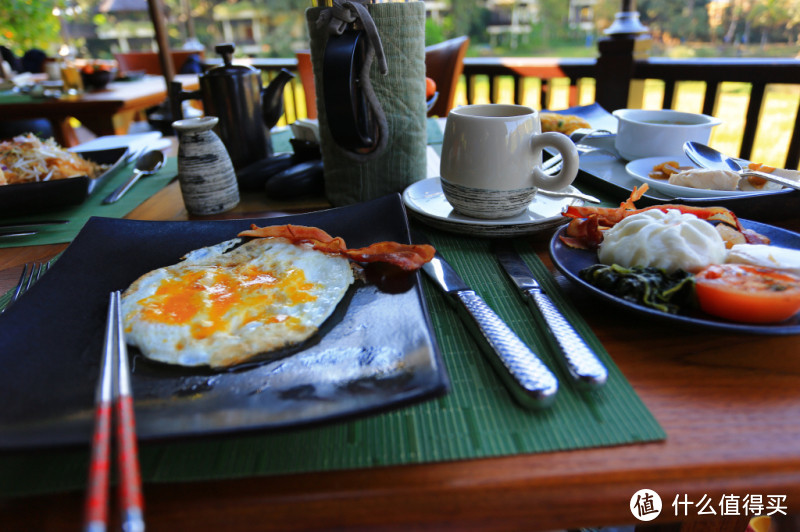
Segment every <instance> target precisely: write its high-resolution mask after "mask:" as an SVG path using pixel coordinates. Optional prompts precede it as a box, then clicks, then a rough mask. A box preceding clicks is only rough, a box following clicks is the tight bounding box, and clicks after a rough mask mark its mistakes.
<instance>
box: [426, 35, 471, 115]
mask: <svg viewBox="0 0 800 532" xmlns="http://www.w3.org/2000/svg"><path fill="white" fill-rule="evenodd" d="M468 46H469V37H457V38H455V39H450V40H448V41H444V42H441V43H439V44H434V45H431V46H428V47H427V48H425V75H426V76H428V77H429V78H431V79H433V81H435V82H436V90H437V91H438V92H439V99H438V100H436V103H435V104H434V105H433V108H431V110H430V111H429V112H428V116H439V117H445V116H447V113H449V112H450V109H452V108H453V105H454V102H455V98H456V88H457V87H458V79H459V78H460V77H461V73H462V71H463V70H464V56H465V55H466V53H467V47H468Z"/></svg>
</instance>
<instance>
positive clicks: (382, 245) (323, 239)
mask: <svg viewBox="0 0 800 532" xmlns="http://www.w3.org/2000/svg"><path fill="white" fill-rule="evenodd" d="M238 236H240V237H253V238H270V237H277V238H285V239H287V240H290V241H292V242H294V243H295V244H309V245H311V246H312V247H313V249H316V250H318V251H322V252H324V253H332V254H339V255H343V256H345V257H347V258H349V259H351V260H354V261H356V262H387V263H389V264H393V265H395V266H397V267H399V268H401V269H403V270H406V271H414V270H418V269H419V268H421V267H422V265H423V264H425V263H426V262H428V261H430V260H431V259H432V258H433V255H434V253H436V250H435V249H434V248H433V246H429V245H427V244H421V245H409V244H401V243H399V242H376V243H374V244H371V245H369V246H367V247H364V248H357V249H348V248H347V245H346V244H345V242H344V240H343V239H342V238H341V237H332V236H331V235H329V234H328V233H326V232H325V231H323V230H322V229H319V228H317V227H307V226H304V225H271V226H267V227H258V226H257V225H252V226H251V228H250V229H249V230H247V231H242V232H241V233H239V235H238Z"/></svg>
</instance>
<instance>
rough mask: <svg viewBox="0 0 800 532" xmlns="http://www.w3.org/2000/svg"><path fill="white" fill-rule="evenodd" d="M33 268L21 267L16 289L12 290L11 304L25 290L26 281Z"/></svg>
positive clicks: (29, 266)
mask: <svg viewBox="0 0 800 532" xmlns="http://www.w3.org/2000/svg"><path fill="white" fill-rule="evenodd" d="M32 268H33V264H30V263H28V264H25V265H24V266H23V267H22V273H21V274H20V276H19V282H17V286H16V288H14V294H13V295H12V296H11V302H10V303H13V302H14V301H16V300H17V299H19V296H21V295H22V294H23V293H24V292H25V290H27V288H28V286H27V285H28V279H29V278H30V270H31V269H32Z"/></svg>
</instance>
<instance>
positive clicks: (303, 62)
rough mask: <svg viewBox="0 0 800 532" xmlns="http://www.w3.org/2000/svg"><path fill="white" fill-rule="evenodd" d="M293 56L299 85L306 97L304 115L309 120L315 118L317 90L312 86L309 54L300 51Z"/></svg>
mask: <svg viewBox="0 0 800 532" xmlns="http://www.w3.org/2000/svg"><path fill="white" fill-rule="evenodd" d="M294 55H295V57H296V58H297V73H298V74H299V75H300V83H302V84H303V94H305V97H306V115H307V116H308V118H311V119H314V118H317V89H316V87H315V86H314V70H313V68H312V66H311V52H309V51H308V50H300V51H298V52H295V54H294Z"/></svg>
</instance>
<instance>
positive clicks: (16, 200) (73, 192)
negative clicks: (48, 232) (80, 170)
mask: <svg viewBox="0 0 800 532" xmlns="http://www.w3.org/2000/svg"><path fill="white" fill-rule="evenodd" d="M70 151H74V152H75V153H77V154H79V155H81V156H82V157H84V158H85V159H88V160H90V161H94V162H96V163H100V164H107V165H110V166H109V168H108V169H107V170H106V171H105V172H103V173H102V174H100V175H99V176H97V177H96V178H95V179H89V178H88V177H86V176H79V177H70V178H69V179H57V180H55V181H42V182H39V183H19V184H15V185H3V186H0V218H2V217H3V215H6V216H12V215H13V216H16V215H21V214H36V213H41V212H46V211H50V210H54V209H58V208H62V207H69V206H71V205H80V204H81V203H83V202H84V201H86V198H88V197H89V195H91V194H92V192H94V190H95V189H96V188H97V187H99V186H100V185H101V184H102V183H104V182H105V181H106V180H107V179H108V178H109V177H110V176H111V175H112V174H113V173H114V172H116V171H117V170H118V169H119V168H120V167H121V166H124V164H125V160H126V157H127V155H128V148H127V146H123V147H118V148H110V149H102V150H85V151H84V150H79V149H75V150H70Z"/></svg>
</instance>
